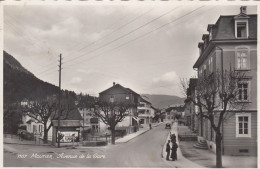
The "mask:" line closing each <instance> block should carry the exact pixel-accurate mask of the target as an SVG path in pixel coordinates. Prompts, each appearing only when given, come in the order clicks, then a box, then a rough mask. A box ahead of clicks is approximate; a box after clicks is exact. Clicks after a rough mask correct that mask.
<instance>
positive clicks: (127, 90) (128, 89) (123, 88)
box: [99, 84, 140, 96]
mask: <svg viewBox="0 0 260 169" xmlns="http://www.w3.org/2000/svg"><path fill="white" fill-rule="evenodd" d="M115 87H119V88H121V89H122V90H124V91H125V92H126V93H133V94H134V95H137V96H140V95H139V94H138V93H136V92H135V91H133V90H132V89H130V88H125V87H123V86H122V85H120V84H115V85H113V86H112V87H110V88H108V89H106V90H104V91H102V92H100V93H99V94H103V93H106V92H108V91H109V90H111V89H113V88H115Z"/></svg>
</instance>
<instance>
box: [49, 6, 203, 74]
mask: <svg viewBox="0 0 260 169" xmlns="http://www.w3.org/2000/svg"><path fill="white" fill-rule="evenodd" d="M203 7H204V6H201V7H198V8H196V9H195V10H192V11H190V12H188V13H186V14H185V15H182V16H181V17H179V18H176V19H174V20H172V21H171V22H168V23H166V24H164V25H162V26H160V27H157V28H156V29H153V30H151V31H149V32H147V33H145V34H142V35H141V36H138V37H136V38H134V39H132V40H130V41H127V42H126V43H123V44H121V45H119V46H117V47H115V48H112V49H110V50H106V51H104V52H102V53H100V54H98V55H94V56H92V57H90V58H86V59H84V60H82V61H81V63H82V62H83V61H89V60H91V59H94V58H97V57H98V56H101V55H103V54H104V53H108V52H111V51H114V50H116V49H119V48H121V47H123V46H126V45H128V44H129V43H131V42H134V41H136V40H138V39H141V38H143V37H145V36H147V35H149V34H151V33H153V32H155V31H157V30H159V29H161V28H163V27H165V26H168V25H169V24H171V23H173V22H176V21H178V20H180V19H182V18H183V17H185V16H187V15H190V14H192V13H194V12H195V11H197V10H199V9H201V8H203ZM74 64H76V63H72V64H70V65H67V66H66V67H69V66H72V65H74ZM50 73H51V72H50Z"/></svg>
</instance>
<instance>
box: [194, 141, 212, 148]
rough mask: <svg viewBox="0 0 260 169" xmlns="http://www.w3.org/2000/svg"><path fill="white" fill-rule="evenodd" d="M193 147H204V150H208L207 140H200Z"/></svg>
mask: <svg viewBox="0 0 260 169" xmlns="http://www.w3.org/2000/svg"><path fill="white" fill-rule="evenodd" d="M193 147H194V148H197V149H203V150H208V149H209V148H208V144H207V142H206V141H205V140H203V141H200V142H197V143H196V144H193Z"/></svg>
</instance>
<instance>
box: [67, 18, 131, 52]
mask: <svg viewBox="0 0 260 169" xmlns="http://www.w3.org/2000/svg"><path fill="white" fill-rule="evenodd" d="M126 16H127V15H126V14H125V15H124V16H123V17H120V19H118V20H116V21H115V22H113V23H112V24H111V25H110V26H108V27H106V28H105V29H109V28H111V27H113V26H114V25H115V24H116V23H118V22H119V21H121V20H122V19H124V18H125V17H126ZM120 29H121V28H120ZM117 30H119V28H118V29H116V30H114V31H113V32H112V33H108V34H107V35H105V37H106V36H109V35H110V34H113V33H114V32H116V31H117ZM101 39H103V38H101ZM101 39H98V40H96V41H94V42H91V43H89V44H88V45H87V47H89V46H91V45H93V44H95V43H97V42H98V41H100V40H101ZM81 44H83V42H81V43H79V44H77V45H75V46H74V47H73V48H75V47H76V46H79V45H81ZM80 50H81V49H78V51H80ZM75 52H76V51H72V52H70V53H69V54H67V55H68V56H69V55H71V54H73V53H75Z"/></svg>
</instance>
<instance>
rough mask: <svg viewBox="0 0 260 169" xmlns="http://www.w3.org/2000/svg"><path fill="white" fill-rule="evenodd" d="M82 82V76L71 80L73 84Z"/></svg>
mask: <svg viewBox="0 0 260 169" xmlns="http://www.w3.org/2000/svg"><path fill="white" fill-rule="evenodd" d="M80 82H82V78H81V77H73V78H72V79H71V80H70V83H71V84H79V83H80Z"/></svg>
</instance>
